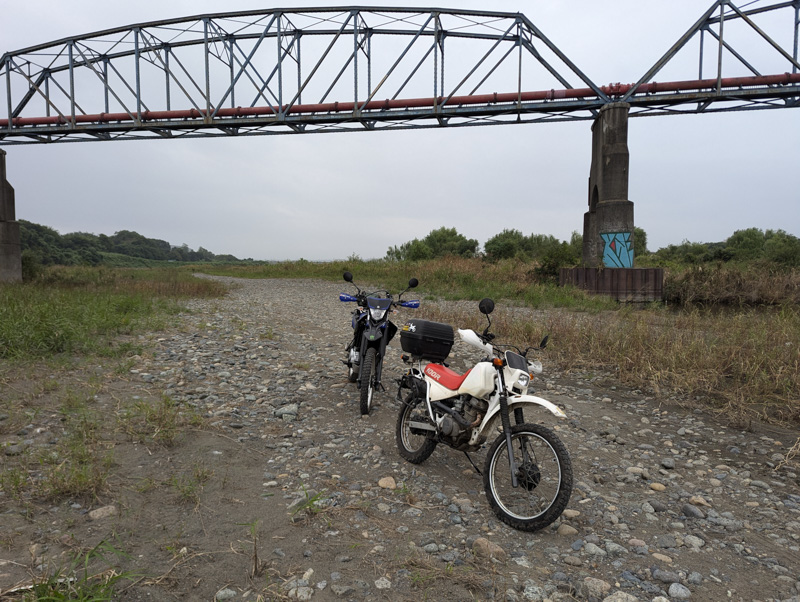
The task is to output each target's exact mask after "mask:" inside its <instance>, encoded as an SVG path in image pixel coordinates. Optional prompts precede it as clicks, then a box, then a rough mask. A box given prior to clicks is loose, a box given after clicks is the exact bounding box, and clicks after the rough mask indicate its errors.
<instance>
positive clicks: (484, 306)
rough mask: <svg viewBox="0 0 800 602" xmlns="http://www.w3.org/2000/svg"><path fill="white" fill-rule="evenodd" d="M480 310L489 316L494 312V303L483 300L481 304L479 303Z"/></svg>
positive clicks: (489, 300)
mask: <svg viewBox="0 0 800 602" xmlns="http://www.w3.org/2000/svg"><path fill="white" fill-rule="evenodd" d="M478 309H480V310H481V313H482V314H486V315H487V316H488V315H489V314H490V313H492V312H493V311H494V301H492V300H491V299H489V298H488V297H487V298H486V299H482V300H481V302H480V303H478Z"/></svg>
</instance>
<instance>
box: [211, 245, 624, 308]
mask: <svg viewBox="0 0 800 602" xmlns="http://www.w3.org/2000/svg"><path fill="white" fill-rule="evenodd" d="M534 268H535V266H534V265H532V264H530V263H526V262H524V261H519V260H505V261H499V262H496V263H491V262H487V261H482V260H480V259H465V258H459V257H447V258H444V259H436V260H432V261H419V262H399V263H396V262H385V261H362V260H349V261H333V262H330V263H312V262H309V261H303V260H301V261H295V262H281V263H270V264H259V265H227V266H225V265H203V266H198V270H200V271H203V272H206V273H208V274H217V275H223V276H234V277H238V278H319V279H323V280H331V281H334V282H341V283H342V290H343V291H346V290H350V289H351V288H352V287H351V285H350V284H347V283H346V282H344V281H343V280H342V274H343V273H344V272H345V271H350V272H352V273H353V277H354V281H355V283H356V284H358V285H359V286H361V287H362V288H364V287H375V288H386V289H388V290H389V291H391V292H393V293H397V292H399V291H401V290H403V289H405V288H406V287H407V286H408V280H409V279H410V278H417V279H418V280H419V282H420V285H419V288H417V289H416V290H414V291H411V292H409V293H408V294H407V295H406V298H409V299H413V298H418V297H420V296H422V297H424V296H428V297H436V298H441V299H446V300H461V299H467V300H474V301H477V300H480V299H482V298H483V297H493V298H494V299H513V300H515V302H517V303H523V304H528V305H535V306H538V307H567V308H570V309H575V310H579V311H601V310H604V309H611V308H613V307H615V306H614V304H613V303H612V302H611V301H609V300H607V299H604V298H602V297H595V296H591V295H588V294H586V293H584V292H583V291H580V290H577V289H572V288H570V289H566V288H561V287H558V286H556V285H555V284H552V283H548V282H540V280H539V278H538V277H537V275H536V273H535V269H534Z"/></svg>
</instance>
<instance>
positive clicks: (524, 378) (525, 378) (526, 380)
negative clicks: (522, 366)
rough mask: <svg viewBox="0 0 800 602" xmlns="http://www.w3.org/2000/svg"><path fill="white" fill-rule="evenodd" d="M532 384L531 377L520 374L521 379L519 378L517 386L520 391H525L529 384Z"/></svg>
mask: <svg viewBox="0 0 800 602" xmlns="http://www.w3.org/2000/svg"><path fill="white" fill-rule="evenodd" d="M530 382H531V377H530V376H529V375H528V374H524V373H523V374H520V375H519V378H517V386H518V387H519V388H520V389H524V388H525V387H527V386H528V383H530Z"/></svg>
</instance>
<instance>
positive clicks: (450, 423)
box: [441, 416, 461, 438]
mask: <svg viewBox="0 0 800 602" xmlns="http://www.w3.org/2000/svg"><path fill="white" fill-rule="evenodd" d="M441 428H442V434H443V435H445V436H447V437H454V438H455V437H456V436H458V434H459V433H460V432H461V427H460V426H459V425H458V423H457V422H456V421H455V420H453V419H452V418H451V417H450V416H445V417H444V419H443V420H442V427H441Z"/></svg>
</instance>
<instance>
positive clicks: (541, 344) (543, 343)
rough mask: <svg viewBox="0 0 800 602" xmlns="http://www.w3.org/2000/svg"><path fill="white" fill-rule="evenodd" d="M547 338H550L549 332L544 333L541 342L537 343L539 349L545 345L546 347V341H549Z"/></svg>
mask: <svg viewBox="0 0 800 602" xmlns="http://www.w3.org/2000/svg"><path fill="white" fill-rule="evenodd" d="M549 340H550V335H549V334H546V335H545V336H544V338H543V339H542V342H541V343H539V348H540V349H544V348H545V347H547V341H549Z"/></svg>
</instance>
